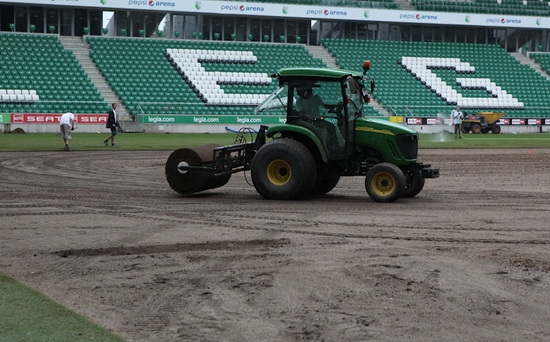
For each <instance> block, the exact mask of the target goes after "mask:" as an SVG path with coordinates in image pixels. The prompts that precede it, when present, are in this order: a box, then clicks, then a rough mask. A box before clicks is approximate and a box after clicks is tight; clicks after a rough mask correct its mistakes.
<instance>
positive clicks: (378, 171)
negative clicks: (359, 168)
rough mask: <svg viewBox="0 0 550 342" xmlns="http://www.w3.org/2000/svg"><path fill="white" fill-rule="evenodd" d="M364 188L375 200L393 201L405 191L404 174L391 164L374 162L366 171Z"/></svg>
mask: <svg viewBox="0 0 550 342" xmlns="http://www.w3.org/2000/svg"><path fill="white" fill-rule="evenodd" d="M365 188H366V189H367V193H368V194H369V196H370V197H371V198H372V199H373V200H375V201H376V202H393V201H395V200H397V199H398V198H399V197H401V196H402V195H403V192H404V191H405V175H404V174H403V171H401V169H400V168H398V167H397V166H395V165H393V164H390V163H380V164H376V165H374V166H373V167H372V168H371V169H370V170H369V171H368V172H367V177H366V178H365Z"/></svg>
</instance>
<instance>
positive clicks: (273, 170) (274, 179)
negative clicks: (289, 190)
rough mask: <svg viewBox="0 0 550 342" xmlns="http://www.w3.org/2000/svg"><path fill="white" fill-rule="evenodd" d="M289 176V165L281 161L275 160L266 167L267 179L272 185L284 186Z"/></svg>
mask: <svg viewBox="0 0 550 342" xmlns="http://www.w3.org/2000/svg"><path fill="white" fill-rule="evenodd" d="M291 175H292V171H291V169H290V165H289V164H288V163H287V162H286V161H284V160H282V159H276V160H274V161H272V162H271V163H269V165H268V166H267V179H269V181H270V182H271V183H272V184H274V185H278V186H281V185H285V184H286V183H288V181H289V180H290V177H291Z"/></svg>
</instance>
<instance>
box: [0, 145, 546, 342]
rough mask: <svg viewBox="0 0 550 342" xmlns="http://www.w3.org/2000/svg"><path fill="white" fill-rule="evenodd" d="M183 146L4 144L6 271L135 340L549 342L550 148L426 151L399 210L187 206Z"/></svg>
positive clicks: (247, 197)
mask: <svg viewBox="0 0 550 342" xmlns="http://www.w3.org/2000/svg"><path fill="white" fill-rule="evenodd" d="M169 153H170V152H168V151H166V152H122V151H118V152H117V151H109V152H70V153H64V152H58V153H0V182H1V184H2V185H1V187H0V195H1V196H0V204H1V207H2V210H1V212H0V220H1V221H0V222H1V223H0V228H1V230H0V232H1V236H2V238H1V240H0V271H2V272H5V273H7V274H8V275H10V276H13V277H15V278H16V279H18V280H19V281H21V282H23V283H25V284H28V285H30V286H31V287H33V288H35V289H36V290H38V291H40V292H42V293H44V294H46V295H48V296H49V297H51V298H52V299H54V300H56V301H58V302H60V303H62V304H64V305H66V306H67V307H69V308H71V309H72V310H74V311H76V312H78V313H80V314H82V315H84V316H86V317H88V318H90V319H91V320H93V321H95V322H97V323H99V324H100V325H102V326H104V327H107V328H108V329H110V330H112V331H114V332H115V333H117V334H119V335H120V336H122V337H123V338H125V339H127V340H128V341H155V340H156V341H304V340H314V341H321V340H322V341H366V340H369V341H370V340H372V341H403V340H410V341H548V340H550V324H549V319H548V318H549V317H550V246H549V245H550V220H549V219H550V172H549V169H548V166H549V165H550V150H547V149H545V150H498V151H495V150H492V151H489V150H482V151H477V150H476V151H473V150H451V151H449V150H422V151H421V152H420V154H421V158H420V159H421V161H424V162H428V163H431V164H432V166H435V167H439V168H440V169H441V177H440V178H439V179H435V180H427V181H426V186H425V188H424V190H423V191H422V192H421V193H420V195H418V197H416V198H413V199H401V200H399V201H398V202H396V203H391V204H381V203H375V202H373V201H372V200H371V199H370V198H369V197H368V196H367V194H366V191H365V188H364V178H363V177H353V178H344V179H342V180H341V182H340V183H339V184H338V186H337V187H336V189H335V190H334V191H332V192H331V193H330V194H328V195H327V196H324V197H317V198H310V199H307V200H303V201H289V202H280V201H268V200H264V199H262V198H261V197H260V196H259V195H258V194H257V193H256V191H255V190H254V187H253V186H252V185H250V184H248V182H250V175H249V174H248V173H247V174H243V173H240V174H236V175H234V176H233V177H232V178H231V180H230V181H229V183H228V184H227V185H226V186H225V187H223V188H219V189H216V190H210V191H207V192H205V193H203V194H201V195H196V196H194V197H190V198H183V197H180V196H179V195H177V194H176V193H175V192H173V191H172V190H171V189H170V188H169V187H168V184H167V182H166V180H165V178H164V163H165V161H166V159H167V157H168V155H169Z"/></svg>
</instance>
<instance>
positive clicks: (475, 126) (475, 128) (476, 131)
mask: <svg viewBox="0 0 550 342" xmlns="http://www.w3.org/2000/svg"><path fill="white" fill-rule="evenodd" d="M471 130H472V133H474V134H479V133H481V126H480V125H479V124H477V123H475V124H472V127H471Z"/></svg>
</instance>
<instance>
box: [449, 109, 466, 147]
mask: <svg viewBox="0 0 550 342" xmlns="http://www.w3.org/2000/svg"><path fill="white" fill-rule="evenodd" d="M463 119H464V114H463V113H462V111H461V110H460V107H456V109H455V110H453V111H452V112H451V120H452V121H453V125H454V126H455V139H456V138H459V139H462V120H463Z"/></svg>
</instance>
